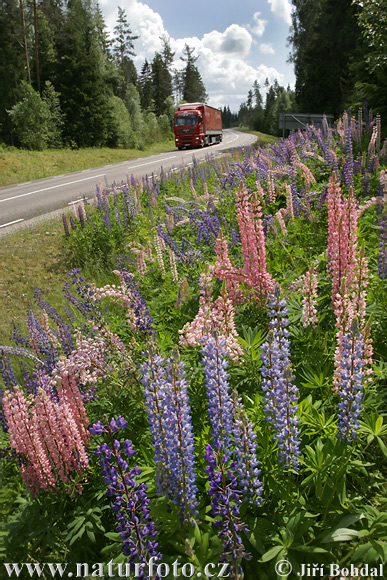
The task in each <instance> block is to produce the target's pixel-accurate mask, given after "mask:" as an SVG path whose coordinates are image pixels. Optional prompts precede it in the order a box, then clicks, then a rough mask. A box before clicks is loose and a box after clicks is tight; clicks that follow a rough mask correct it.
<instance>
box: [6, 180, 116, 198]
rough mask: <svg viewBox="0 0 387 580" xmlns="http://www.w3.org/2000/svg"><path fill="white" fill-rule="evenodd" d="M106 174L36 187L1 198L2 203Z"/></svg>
mask: <svg viewBox="0 0 387 580" xmlns="http://www.w3.org/2000/svg"><path fill="white" fill-rule="evenodd" d="M104 175H105V173H100V174H99V175H92V176H91V177H84V178H83V179H76V180H75V181H68V182H67V183H60V184H59V185H51V186H50V187H43V189H36V190H35V191H29V192H28V193H21V194H20V195H14V196H13V197H7V198H5V199H0V203H2V202H3V201H11V200H12V199H17V198H18V197H26V196H27V195H33V194H34V193H40V192H42V191H48V190H49V189H56V188H57V187H65V186H66V185H72V184H73V183H80V182H81V181H89V180H90V179H97V177H103V176H104Z"/></svg>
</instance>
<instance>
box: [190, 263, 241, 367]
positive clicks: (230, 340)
mask: <svg viewBox="0 0 387 580" xmlns="http://www.w3.org/2000/svg"><path fill="white" fill-rule="evenodd" d="M212 284H213V275H212V271H211V268H210V267H208V265H207V266H206V270H205V271H204V272H203V273H202V274H201V275H200V281H199V287H200V298H199V311H198V313H197V315H196V316H195V318H194V320H193V321H192V322H191V323H189V322H187V324H185V325H184V326H183V328H182V329H181V330H179V334H180V341H179V344H181V345H182V346H196V345H198V344H200V343H202V341H203V339H204V338H205V337H209V336H211V334H212V333H213V332H217V333H218V335H219V336H221V337H222V338H225V340H226V348H227V352H228V355H229V356H230V358H231V359H232V360H233V361H234V362H238V360H239V359H240V358H241V357H243V349H242V347H241V346H240V344H239V343H238V333H237V331H236V328H235V323H234V316H235V313H234V307H233V303H232V301H231V300H230V298H229V295H228V292H227V287H226V284H225V283H223V285H222V290H221V294H220V296H218V298H217V299H216V300H215V302H214V301H213V300H212Z"/></svg>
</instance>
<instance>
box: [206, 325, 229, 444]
mask: <svg viewBox="0 0 387 580" xmlns="http://www.w3.org/2000/svg"><path fill="white" fill-rule="evenodd" d="M203 342H204V346H203V348H202V350H201V353H202V354H203V365H204V374H205V382H206V387H207V402H208V415H209V418H210V422H211V435H212V439H213V441H214V445H215V446H217V445H218V446H221V447H222V448H223V450H224V452H225V453H228V452H229V450H230V448H231V443H232V433H233V402H232V398H231V395H230V392H229V385H228V378H229V374H228V373H227V371H226V369H227V367H228V362H227V359H226V356H225V355H226V348H225V347H226V344H225V340H224V338H222V337H217V336H216V335H214V336H211V337H209V338H208V339H206V340H204V341H203Z"/></svg>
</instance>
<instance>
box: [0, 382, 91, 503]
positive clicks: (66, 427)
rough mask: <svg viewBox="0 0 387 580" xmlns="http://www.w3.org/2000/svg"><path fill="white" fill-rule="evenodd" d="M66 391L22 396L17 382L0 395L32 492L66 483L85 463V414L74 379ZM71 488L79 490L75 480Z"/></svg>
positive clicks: (14, 447) (86, 461)
mask: <svg viewBox="0 0 387 580" xmlns="http://www.w3.org/2000/svg"><path fill="white" fill-rule="evenodd" d="M42 386H44V385H43V384H42ZM59 391H61V389H59ZM67 391H68V392H67V394H66V389H65V388H64V389H62V392H59V396H58V401H54V400H53V399H52V397H51V396H50V395H49V394H48V393H47V392H46V390H45V389H44V388H41V389H40V390H39V391H38V394H37V396H36V397H35V398H33V397H31V396H30V397H28V398H26V397H25V395H24V393H23V391H22V390H21V389H20V387H19V386H17V387H15V389H14V390H13V391H10V392H7V393H6V394H5V395H4V399H3V405H4V416H5V419H6V421H7V426H8V433H9V438H10V445H11V447H12V448H13V449H14V450H15V452H16V453H17V454H18V455H19V458H20V472H21V475H22V477H23V479H24V481H25V483H26V484H27V487H28V489H29V491H30V492H31V493H32V494H33V495H37V494H38V493H39V492H40V491H52V490H53V489H55V488H56V487H58V484H59V483H60V482H62V483H65V484H68V483H69V482H70V481H71V477H72V475H73V473H74V472H76V473H77V474H81V473H82V471H83V470H84V469H85V468H86V467H88V456H87V453H86V449H85V445H86V444H87V442H88V440H89V438H90V434H89V432H88V431H87V426H88V418H87V415H86V411H85V408H84V405H83V402H82V398H81V395H80V393H79V390H78V388H77V386H76V385H75V382H74V384H73V385H72V386H71V393H70V392H69V390H68V389H67ZM66 397H67V398H69V399H70V403H68V402H67V401H64V399H65V398H66ZM74 489H75V491H80V489H81V488H80V485H79V482H78V483H77V484H76V486H75V488H74Z"/></svg>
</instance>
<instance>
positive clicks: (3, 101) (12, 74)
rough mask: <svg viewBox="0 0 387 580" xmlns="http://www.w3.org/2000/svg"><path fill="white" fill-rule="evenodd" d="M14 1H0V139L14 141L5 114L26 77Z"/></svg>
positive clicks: (17, 6)
mask: <svg viewBox="0 0 387 580" xmlns="http://www.w3.org/2000/svg"><path fill="white" fill-rule="evenodd" d="M20 22H21V21H20V12H19V5H18V2H17V0H3V1H2V2H1V3H0V54H1V58H0V87H1V89H0V138H1V139H2V140H4V141H6V142H7V143H11V144H13V137H12V124H11V120H10V118H9V115H8V113H7V110H9V109H11V107H12V106H13V105H15V104H16V103H17V102H18V100H19V98H20V96H21V90H20V82H21V81H22V80H23V79H24V80H27V75H26V70H25V58H24V53H23V44H22V43H23V30H22V27H21V25H20Z"/></svg>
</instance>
